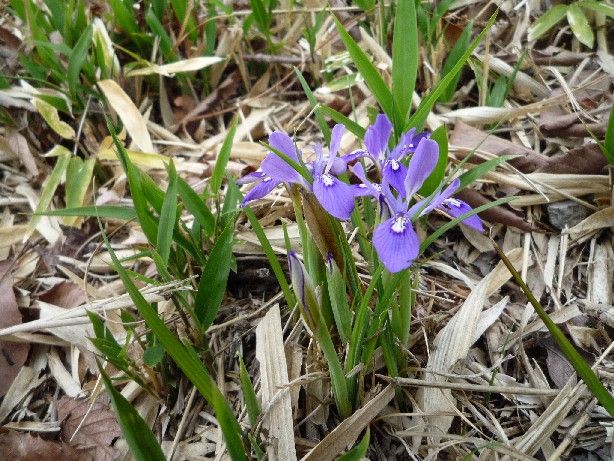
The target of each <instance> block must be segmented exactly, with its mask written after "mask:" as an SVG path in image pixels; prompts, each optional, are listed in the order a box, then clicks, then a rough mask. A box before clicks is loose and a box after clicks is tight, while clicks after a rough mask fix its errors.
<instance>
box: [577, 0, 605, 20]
mask: <svg viewBox="0 0 614 461" xmlns="http://www.w3.org/2000/svg"><path fill="white" fill-rule="evenodd" d="M576 5H578V6H580V7H582V8H588V9H589V10H593V11H595V12H596V13H601V14H605V15H606V16H609V17H611V18H614V6H612V5H608V4H607V3H606V2H604V1H596V0H580V1H579V2H577V3H576Z"/></svg>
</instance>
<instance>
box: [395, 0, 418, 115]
mask: <svg viewBox="0 0 614 461" xmlns="http://www.w3.org/2000/svg"><path fill="white" fill-rule="evenodd" d="M419 45H420V44H419V41H418V21H417V17H416V4H415V2H414V0H399V1H398V2H397V11H396V15H395V19H394V38H393V42H392V96H393V99H394V103H395V104H396V106H397V108H398V110H399V112H400V113H401V116H402V117H403V119H402V121H400V122H402V123H403V124H404V123H405V121H406V120H407V119H408V118H409V112H410V109H411V103H412V96H413V93H414V87H415V85H416V77H417V75H418V58H419V53H420V49H419Z"/></svg>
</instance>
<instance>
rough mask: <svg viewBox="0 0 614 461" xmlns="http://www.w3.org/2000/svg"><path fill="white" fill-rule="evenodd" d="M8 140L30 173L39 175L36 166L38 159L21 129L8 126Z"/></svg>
mask: <svg viewBox="0 0 614 461" xmlns="http://www.w3.org/2000/svg"><path fill="white" fill-rule="evenodd" d="M5 130H6V140H7V142H8V144H9V146H10V147H11V149H12V150H13V152H14V153H15V155H17V157H18V158H19V160H20V161H21V163H22V164H23V166H25V167H26V170H28V173H30V174H31V175H32V176H38V167H37V166H36V160H35V159H34V155H32V152H31V151H30V146H28V141H27V139H26V138H25V137H23V135H22V134H21V133H19V131H17V130H14V129H12V128H6V129H5Z"/></svg>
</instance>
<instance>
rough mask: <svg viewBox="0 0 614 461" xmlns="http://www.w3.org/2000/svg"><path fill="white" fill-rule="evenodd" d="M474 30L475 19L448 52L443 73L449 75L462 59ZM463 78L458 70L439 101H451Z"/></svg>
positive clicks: (442, 69)
mask: <svg viewBox="0 0 614 461" xmlns="http://www.w3.org/2000/svg"><path fill="white" fill-rule="evenodd" d="M472 32H473V21H469V22H468V23H467V25H466V26H465V28H464V29H463V31H462V32H461V34H460V36H459V37H458V39H457V40H456V43H455V44H454V46H453V47H452V50H450V53H448V56H447V57H446V60H445V61H444V63H443V67H442V68H441V75H447V74H448V72H450V70H451V69H452V68H454V66H455V65H456V63H457V62H458V61H459V60H460V59H461V57H462V55H463V53H464V52H465V50H466V49H467V48H468V47H469V43H470V42H471V34H472ZM460 78H461V72H458V73H457V74H456V76H454V78H453V79H452V80H451V81H450V83H449V84H448V86H447V88H446V89H445V90H444V91H443V92H442V93H441V96H439V99H438V101H439V102H449V101H450V100H451V99H452V97H453V96H454V92H455V91H456V87H457V86H458V82H459V80H460Z"/></svg>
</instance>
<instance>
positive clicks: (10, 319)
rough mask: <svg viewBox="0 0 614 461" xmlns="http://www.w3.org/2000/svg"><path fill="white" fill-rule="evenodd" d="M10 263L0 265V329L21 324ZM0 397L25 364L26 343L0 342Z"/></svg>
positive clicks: (26, 354) (27, 346)
mask: <svg viewBox="0 0 614 461" xmlns="http://www.w3.org/2000/svg"><path fill="white" fill-rule="evenodd" d="M11 269H12V263H11V262H10V261H4V262H2V263H0V329H2V328H7V327H11V326H13V325H19V324H20V323H21V322H22V318H21V313H20V312H19V308H18V307H17V299H15V293H14V292H13V275H12V273H11ZM0 349H1V351H2V354H0V376H1V377H2V379H0V397H2V396H3V395H4V394H6V391H8V390H9V388H10V387H11V383H12V382H13V380H14V379H15V376H17V373H19V370H20V369H21V367H22V366H23V364H24V363H26V359H27V358H28V351H29V350H30V346H29V345H28V344H26V343H15V342H6V341H1V340H0Z"/></svg>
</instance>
